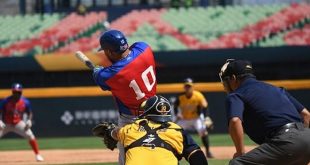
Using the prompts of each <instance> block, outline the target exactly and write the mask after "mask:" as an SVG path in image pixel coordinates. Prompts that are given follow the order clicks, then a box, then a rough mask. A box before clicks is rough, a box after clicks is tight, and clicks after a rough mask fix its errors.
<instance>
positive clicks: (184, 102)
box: [179, 90, 206, 120]
mask: <svg viewBox="0 0 310 165" xmlns="http://www.w3.org/2000/svg"><path fill="white" fill-rule="evenodd" d="M204 105H206V99H205V97H204V96H203V94H202V93H200V92H199V91H196V90H194V91H193V95H192V97H191V98H187V97H186V95H185V94H182V95H180V96H179V109H180V111H181V114H182V116H183V119H185V120H191V119H196V118H198V117H199V113H198V108H199V107H203V106H204Z"/></svg>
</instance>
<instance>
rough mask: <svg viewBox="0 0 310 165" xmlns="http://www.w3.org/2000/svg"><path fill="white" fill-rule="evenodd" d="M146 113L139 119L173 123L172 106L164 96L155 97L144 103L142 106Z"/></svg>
mask: <svg viewBox="0 0 310 165" xmlns="http://www.w3.org/2000/svg"><path fill="white" fill-rule="evenodd" d="M140 108H141V109H143V110H144V113H143V114H141V115H140V116H139V118H146V119H149V120H152V121H155V122H159V123H164V122H168V121H171V105H170V103H169V101H168V100H167V99H166V98H164V97H163V96H156V95H155V96H153V97H151V98H149V99H147V100H146V101H144V102H143V103H142V104H141V106H140Z"/></svg>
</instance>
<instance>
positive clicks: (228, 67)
mask: <svg viewBox="0 0 310 165" xmlns="http://www.w3.org/2000/svg"><path fill="white" fill-rule="evenodd" d="M232 75H235V76H236V77H237V78H243V77H246V76H254V75H253V67H252V64H251V62H249V61H246V60H234V59H228V60H226V63H225V64H224V65H223V66H222V68H221V71H220V73H219V76H220V79H221V82H223V80H225V79H227V78H229V77H230V76H232Z"/></svg>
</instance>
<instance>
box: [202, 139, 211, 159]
mask: <svg viewBox="0 0 310 165" xmlns="http://www.w3.org/2000/svg"><path fill="white" fill-rule="evenodd" d="M201 141H202V143H203V145H204V146H205V148H206V155H207V157H208V158H212V157H213V155H212V154H211V152H210V148H209V136H208V135H204V136H203V137H201Z"/></svg>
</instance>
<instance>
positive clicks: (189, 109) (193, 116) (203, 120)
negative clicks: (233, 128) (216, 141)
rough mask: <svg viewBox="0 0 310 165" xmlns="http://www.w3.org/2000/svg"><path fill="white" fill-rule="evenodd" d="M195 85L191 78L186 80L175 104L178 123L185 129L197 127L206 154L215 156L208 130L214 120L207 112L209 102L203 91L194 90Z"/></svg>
mask: <svg viewBox="0 0 310 165" xmlns="http://www.w3.org/2000/svg"><path fill="white" fill-rule="evenodd" d="M193 85H194V84H193V80H192V79H191V78H187V79H185V80H184V94H181V95H180V96H179V97H178V98H177V100H176V102H175V104H174V112H175V114H176V116H177V119H176V123H177V124H179V125H180V126H181V127H182V128H184V129H185V130H190V129H195V130H196V131H197V132H198V134H199V136H200V138H201V141H202V142H203V144H204V146H205V148H206V156H207V157H208V158H213V155H212V153H211V152H210V149H209V136H208V131H207V129H213V122H212V120H211V118H210V117H209V115H208V113H207V112H208V110H207V107H208V102H207V100H206V98H205V97H204V96H203V94H202V93H201V92H199V91H197V90H194V87H193Z"/></svg>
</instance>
